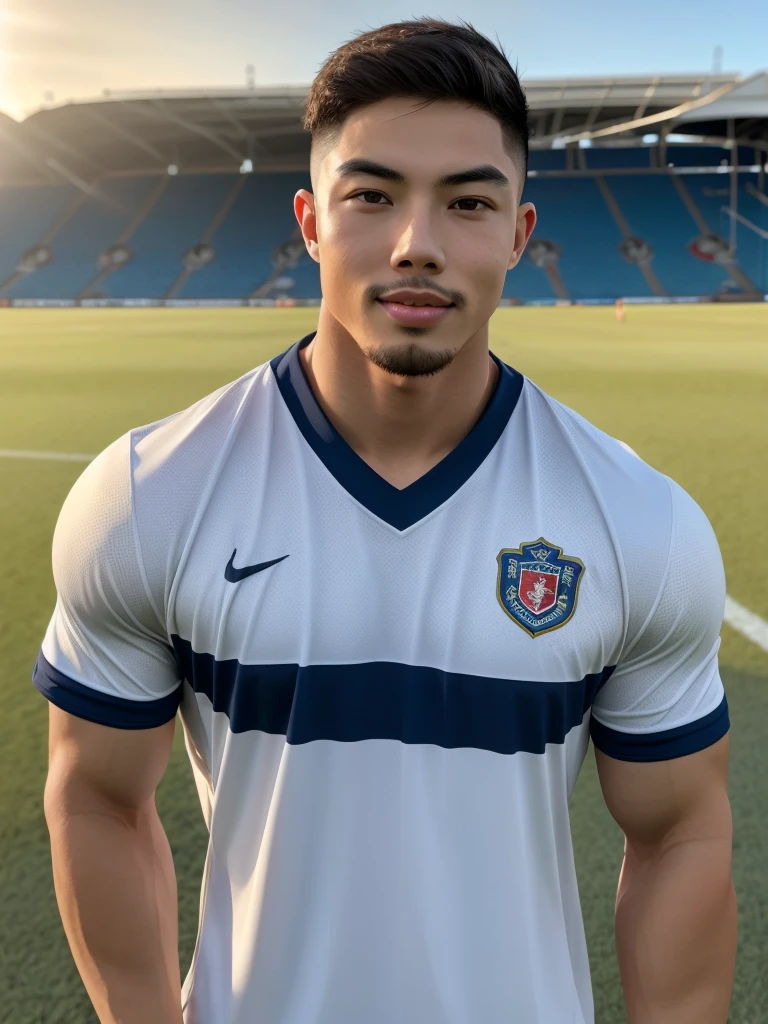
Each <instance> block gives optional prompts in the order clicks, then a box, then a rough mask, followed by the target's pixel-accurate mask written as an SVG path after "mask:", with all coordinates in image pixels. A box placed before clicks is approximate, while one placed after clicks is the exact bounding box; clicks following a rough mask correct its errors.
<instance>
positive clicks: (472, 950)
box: [34, 18, 736, 1024]
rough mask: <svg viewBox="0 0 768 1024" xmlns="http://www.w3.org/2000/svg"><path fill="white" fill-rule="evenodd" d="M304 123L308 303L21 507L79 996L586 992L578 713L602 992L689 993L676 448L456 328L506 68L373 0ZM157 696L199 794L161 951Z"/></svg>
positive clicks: (490, 1002)
mask: <svg viewBox="0 0 768 1024" xmlns="http://www.w3.org/2000/svg"><path fill="white" fill-rule="evenodd" d="M304 123H305V127H306V128H307V129H308V131H309V132H310V133H311V135H312V155H311V181H312V191H311V192H310V191H309V190H307V189H301V190H300V191H299V192H297V193H296V196H295V199H294V210H295V214H296V218H297V221H298V223H299V224H300V226H301V230H302V233H303V237H304V241H305V243H306V247H307V251H308V252H309V255H310V256H311V258H312V259H314V260H316V261H317V262H318V263H319V264H320V270H321V280H322V289H323V301H322V305H321V307H320V312H319V319H318V323H317V329H316V330H313V331H311V332H310V333H309V334H307V335H306V336H305V337H303V338H301V339H299V340H297V341H296V342H295V344H292V345H291V346H290V348H288V350H287V351H285V352H283V353H282V354H280V355H277V356H276V357H275V358H274V359H273V360H271V362H268V363H265V364H263V365H260V366H257V367H255V368H254V369H252V370H251V371H250V372H248V373H246V374H245V375H244V376H243V377H241V378H240V379H239V380H236V381H234V382H232V383H231V384H228V385H226V386H225V387H222V388H219V389H218V390H217V391H214V392H213V393H212V394H210V395H208V396H207V397H206V398H203V399H202V400H201V401H199V402H197V403H195V404H194V405H193V406H191V407H190V408H188V409H186V410H184V411H183V412H178V413H176V414H174V415H172V416H169V417H167V418H166V419H163V420H160V421H158V422H156V423H151V424H149V425H146V426H140V427H137V428H136V429H135V430H131V431H129V432H128V433H127V434H125V435H124V436H122V437H120V438H118V439H117V440H116V441H114V443H113V444H111V445H110V446H109V447H108V448H107V449H106V450H105V451H103V452H102V453H101V455H99V456H98V458H96V460H95V461H94V462H93V463H92V464H91V465H90V466H89V467H88V468H87V469H86V470H85V472H84V473H83V474H82V476H81V477H80V479H79V480H78V481H77V483H76V484H75V486H74V487H73V489H72V491H71V493H70V494H69V496H68V497H67V499H66V502H65V504H64V507H63V509H62V511H61V514H60V517H59V521H58V525H57V527H56V533H55V536H54V541H53V571H54V577H55V581H56V587H57V591H58V600H57V603H56V607H55V610H54V612H53V617H52V619H51V621H50V625H49V627H48V631H47V633H46V634H45V638H44V640H43V643H42V650H41V652H40V655H39V657H38V660H37V664H36V668H35V673H34V682H35V685H36V686H37V687H38V688H39V689H40V690H41V692H42V693H43V694H45V696H46V697H47V698H48V700H49V701H50V768H49V774H48V780H47V785H46V790H45V812H46V818H47V821H48V825H49V829H50V834H51V846H52V854H53V870H54V879H55V884H56V894H57V897H58V902H59V906H60V908H61V915H62V919H63V922H64V927H65V929H66V933H67V937H68V939H69V943H70V945H71V948H72V953H73V956H74V959H75V962H76V964H77V967H78V969H79V971H80V974H81V975H82V978H83V981H84V983H85V986H86V988H87V990H88V993H89V995H90V997H91V999H92V1000H93V1003H94V1006H95V1008H96V1011H97V1013H98V1014H99V1017H100V1020H101V1022H102V1024H116V1022H118V1021H119V1022H120V1024H180V1022H182V1021H184V1022H185V1024H253V1022H255V1021H259V1022H264V1024H447V1022H451V1024H498V1022H501V1021H510V1022H518V1024H593V1021H594V1010H593V998H592V989H591V983H590V973H589V961H588V957H587V948H586V942H585V937H584V928H583V924H582V915H581V909H580V906H579V894H578V888H577V883H576V872H575V869H574V860H573V850H572V846H571V833H570V825H569V816H568V804H569V800H570V797H571V794H572V793H573V789H574V786H575V783H576V779H577V776H578V773H579V770H580V768H581V765H582V763H583V761H584V758H585V756H586V753H587V748H588V743H589V739H590V736H591V737H592V740H593V742H594V747H595V756H596V758H597V767H598V771H599V774H600V781H601V784H602V789H603V793H604V796H605V800H606V803H607V805H608V808H609V810H610V812H611V814H612V815H613V816H614V818H615V819H616V821H617V822H618V823H619V825H620V826H621V828H622V829H623V831H624V835H625V851H624V863H623V866H622V869H621V876H620V879H619V883H618V884H619V891H618V900H617V905H616V941H617V951H618V957H619V963H620V967H621V973H622V980H623V985H624V993H625V997H626V1003H627V1010H628V1017H629V1020H631V1021H632V1022H633V1024H646V1022H647V1024H651V1022H653V1024H656V1022H659V1024H661V1022H662V1021H663V1022H669V1024H672V1022H674V1024H694V1022H695V1024H724V1022H725V1020H726V1017H727V1013H728V1005H729V1000H730V994H731V986H732V982H733V971H734V955H735V948H736V904H735V897H734V891H733V884H732V881H731V818H730V809H729V804H728V796H727V793H726V769H727V762H728V728H729V721H728V707H727V703H726V698H725V695H724V692H723V687H722V684H721V682H720V676H719V673H718V664H717V651H718V643H719V639H718V636H719V630H720V625H721V620H722V614H723V602H724V583H723V568H722V561H721V558H720V552H719V550H718V546H717V543H716V540H715V537H714V534H713V532H712V529H711V527H710V525H709V523H708V522H707V520H706V518H705V516H704V514H703V513H702V512H701V510H700V509H699V508H698V506H697V505H696V504H695V503H694V502H693V501H692V499H691V498H690V497H689V496H688V495H687V494H686V493H685V492H684V491H683V490H682V489H681V488H680V487H679V486H678V485H677V484H676V483H674V482H672V481H671V480H670V479H668V478H667V477H666V476H664V475H662V474H661V473H659V472H657V471H656V470H654V469H652V468H651V467H650V466H648V465H646V464H645V463H644V462H643V461H642V460H641V459H639V458H638V457H637V456H635V455H634V454H632V453H631V452H630V451H628V450H627V449H626V448H625V447H624V446H622V445H621V444H620V443H619V442H618V441H615V440H614V439H613V438H611V437H609V436H607V435H606V434H604V433H603V432H602V431H601V430H598V429H597V428H596V427H594V426H592V425H591V424H590V423H588V422H587V421H586V420H585V419H583V418H582V417H581V416H579V415H578V414H577V413H575V412H573V411H571V410H570V409H568V408H566V407H565V406H563V405H561V404H560V403H559V402H558V401H556V400H555V399H554V398H551V397H550V396H548V395H547V394H545V393H544V392H543V391H542V390H541V389H540V388H539V387H537V386H536V385H535V384H534V383H533V382H532V381H531V380H529V379H527V378H525V377H524V376H523V375H522V374H521V373H519V372H518V371H516V370H515V369H513V368H512V367H511V366H509V365H508V364H507V363H506V362H504V361H503V360H502V359H501V358H500V357H499V356H498V355H496V354H493V353H490V352H489V349H488V322H489V320H490V318H491V316H492V315H493V312H494V310H495V309H496V307H497V305H498V303H499V299H500V297H501V294H502V289H503V287H504V282H505V279H506V274H507V272H508V271H514V268H515V267H516V266H517V265H518V263H519V262H520V259H521V257H522V255H523V252H524V250H525V247H526V244H527V242H528V239H529V237H530V234H531V231H532V230H533V227H534V224H535V223H536V211H535V209H534V207H533V205H532V204H531V203H530V202H523V201H522V197H523V193H524V186H525V181H526V167H527V158H528V139H529V123H528V109H527V103H526V99H525V95H524V93H523V91H522V89H521V86H520V83H519V81H518V78H517V75H516V74H515V72H514V70H513V68H512V67H511V66H510V64H509V62H508V60H507V58H506V57H505V55H504V54H503V53H502V52H501V51H500V50H499V49H498V48H497V46H496V45H494V43H492V42H491V41H490V40H489V39H487V38H486V37H484V36H482V35H480V34H479V33H478V32H476V31H475V30H474V29H472V28H471V27H470V26H468V25H466V24H461V25H454V24H451V23H448V22H443V21H435V20H432V19H429V18H422V19H420V20H417V21H411V22H402V23H399V24H394V25H387V26H384V27H383V28H378V29H375V30H373V31H371V32H368V33H365V34H364V35H361V36H359V37H358V38H356V39H354V40H352V41H351V42H349V43H346V44H345V45H344V46H342V47H341V48H340V49H339V50H337V51H336V52H335V53H333V54H332V55H331V56H330V57H329V59H328V60H327V62H326V64H325V65H324V67H323V68H322V70H321V71H320V73H319V74H318V76H317V78H316V79H315V81H314V83H313V85H312V87H311V90H310V93H309V98H308V102H307V107H306V114H305V122H304ZM510 323H511V321H510ZM515 340H516V339H515V337H514V336H511V337H509V338H508V339H507V341H508V344H507V346H506V347H505V353H506V352H509V353H511V354H512V355H514V352H515ZM177 712H178V717H179V719H180V722H181V726H182V728H183V730H184V736H185V740H186V745H187V750H188V753H189V757H190V760H191V763H192V768H193V772H194V777H195V781H196V783H197V789H198V793H199V795H200V800H201V804H202V809H203V813H204V816H205V820H206V823H207V825H208V828H209V830H210V845H209V848H208V856H207V860H206V865H205V872H204V876H203V886H202V893H201V917H200V931H199V935H198V942H197V947H196V950H195V956H194V961H193V963H192V966H191V969H190V971H189V974H188V975H187V977H186V980H185V981H184V984H183V985H182V984H181V981H180V971H179V957H178V949H177V906H176V885H175V876H174V865H173V861H172V857H171V852H170V849H169V846H168V841H167V839H166V836H165V833H164V831H163V827H162V825H161V822H160V819H159V818H158V814H157V810H156V807H155V790H156V787H157V785H158V782H159V781H160V779H161V777H162V775H163V773H164V771H165V768H166V765H167V763H168V758H169V756H170V752H171V744H172V741H173V736H174V729H175V725H176V719H177ZM702 838H703V839H704V840H705V842H704V844H703V843H702ZM52 1010H53V1007H52Z"/></svg>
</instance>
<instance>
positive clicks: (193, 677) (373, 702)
mask: <svg viewBox="0 0 768 1024" xmlns="http://www.w3.org/2000/svg"><path fill="white" fill-rule="evenodd" d="M172 639H173V642H174V649H175V653H176V658H177V662H178V664H179V667H180V669H181V671H182V672H183V674H184V677H185V678H186V680H187V681H188V682H189V684H190V685H191V686H192V687H193V689H194V690H195V691H196V692H197V693H205V694H206V695H207V696H208V698H209V700H210V701H211V703H212V704H213V707H214V710H216V711H223V712H224V713H225V714H226V715H227V717H228V718H229V723H230V729H231V730H232V732H249V731H254V730H260V731H262V732H267V733H275V734H278V735H284V736H286V738H287V740H288V742H289V743H292V744H300V743H310V742H311V741H312V740H316V739H331V740H338V741H340V742H355V741H357V740H364V739H395V740H400V741H401V742H403V743H431V744H435V745H437V746H442V747H447V748H451V747H474V748H476V749H480V750H490V751H494V752H496V753H500V754H513V753H516V752H518V751H527V752H528V753H538V754H540V753H543V752H544V746H545V744H546V743H562V742H563V741H564V740H565V737H566V735H567V734H568V732H569V731H570V730H571V729H572V728H573V727H574V726H576V725H579V724H580V723H581V722H582V720H583V717H584V713H585V712H586V711H587V710H588V709H589V707H591V705H592V702H593V701H594V699H595V696H596V695H597V693H598V692H599V690H600V688H601V686H602V685H603V684H604V683H605V682H606V681H607V680H608V679H609V678H610V676H611V674H612V672H613V667H608V668H605V669H603V671H602V672H597V673H592V674H590V675H587V676H585V677H584V678H583V679H581V680H579V681H578V682H566V683H542V682H526V681H523V680H518V679H491V678H486V677H482V676H471V675H461V674H459V673H454V672H443V671H441V670H439V669H433V668H421V667H417V666H412V665H400V664H397V663H390V662H367V663H364V664H357V665H310V666H307V667H300V666H298V665H243V664H240V662H238V661H236V660H234V659H233V660H231V661H216V659H215V658H214V657H213V655H211V654H198V653H197V652H196V651H193V650H192V646H191V644H190V643H189V641H187V640H182V639H181V637H177V636H174V637H173V638H172ZM32 681H33V682H34V684H35V686H36V687H37V689H38V690H40V692H41V693H42V694H43V695H44V696H45V697H47V698H48V700H50V701H51V702H52V703H53V704H56V705H57V706H58V707H60V708H63V710H64V711H68V712H69V713H70V714H73V715H76V716H77V717H78V718H85V719H87V720H88V721H91V722H97V723H99V724H100V725H108V726H112V727H113V728H116V729H152V728H156V727H157V726H160V725H164V724H165V723H166V722H168V721H170V719H171V718H173V717H174V715H175V714H176V711H177V709H178V706H179V703H180V699H181V685H180V686H179V688H178V689H177V690H174V692H173V693H171V694H169V695H168V696H166V697H162V698H161V699H160V700H150V701H137V700H129V699H126V698H125V697H116V696H113V695H111V694H107V693H102V692H101V691H99V690H94V689H93V688H92V687H90V686H84V685H83V684H82V683H78V682H76V681H75V680H74V679H70V678H69V676H67V675H65V674H64V673H63V672H60V671H59V670H58V669H56V668H54V667H53V666H52V665H51V664H50V663H49V662H48V661H47V659H46V658H45V655H44V654H43V653H42V651H41V652H40V654H39V655H38V658H37V661H36V663H35V668H34V672H33V674H32ZM729 727H730V721H729V715H728V704H727V702H726V698H725V697H723V700H722V702H721V704H720V706H719V707H718V708H716V709H715V710H714V711H713V712H711V713H710V714H709V715H706V716H704V717H703V718H699V719H697V720H696V721H693V722H688V723H687V724H685V725H682V726H679V727H678V728H676V729H667V730H666V731H664V732H659V733H643V734H630V733H623V732H619V731H617V730H615V729H610V728H609V727H608V726H605V725H602V724H601V723H600V722H598V721H597V720H596V719H595V718H594V717H591V720H590V734H591V736H592V741H593V743H594V744H595V746H596V747H597V748H598V749H599V750H601V751H603V752H604V753H605V754H608V755H609V756H610V757H615V758H617V759H618V760H621V761H666V760H671V759H672V758H676V757H684V756H685V755H686V754H693V753H696V751H698V750H704V749H705V748H706V747H709V746H711V745H712V744H713V743H715V742H716V741H717V740H719V739H720V738H721V737H722V736H724V735H725V734H726V733H727V732H728V729H729Z"/></svg>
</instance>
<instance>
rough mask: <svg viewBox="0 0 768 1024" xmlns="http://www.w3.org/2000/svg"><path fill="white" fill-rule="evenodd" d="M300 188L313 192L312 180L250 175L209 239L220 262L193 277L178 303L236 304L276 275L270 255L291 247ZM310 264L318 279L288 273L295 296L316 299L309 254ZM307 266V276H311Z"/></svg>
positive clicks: (284, 175)
mask: <svg viewBox="0 0 768 1024" xmlns="http://www.w3.org/2000/svg"><path fill="white" fill-rule="evenodd" d="M301 188H307V189H309V188H311V183H310V180H309V174H305V173H303V172H295V173H290V172H286V173H282V174H273V173H270V174H250V175H248V178H247V180H246V182H245V186H244V188H243V189H242V191H241V192H240V194H239V195H238V197H237V200H236V201H235V203H234V204H233V206H232V208H231V210H230V211H229V213H228V214H227V216H226V218H225V219H224V221H223V223H222V224H221V226H220V227H219V229H218V231H216V233H215V234H214V236H213V238H212V239H211V241H212V243H213V245H214V246H215V249H216V259H215V260H214V261H213V262H212V263H209V264H207V265H206V266H205V267H203V268H202V269H201V270H198V271H196V272H195V273H194V274H192V275H191V276H190V278H189V279H188V281H187V282H186V284H185V285H184V287H183V289H181V290H180V291H179V293H178V297H179V298H212V297H216V298H237V297H241V296H244V295H248V294H249V293H250V292H252V291H253V289H254V288H256V287H257V286H258V285H259V284H261V283H262V282H263V281H266V280H267V279H269V277H270V276H271V274H272V264H271V255H272V250H273V249H274V247H275V246H277V245H280V244H281V243H283V242H286V241H288V240H289V239H290V238H291V235H292V234H293V232H294V229H295V228H296V227H297V223H296V217H295V216H294V213H293V197H294V195H295V194H296V192H298V190H299V189H301ZM303 263H307V264H311V266H312V267H314V268H315V269H314V274H309V275H307V274H306V272H305V271H304V268H303V267H302V268H301V269H302V275H301V277H302V283H303V284H304V288H306V287H307V286H310V285H311V287H310V290H309V291H308V292H307V291H305V290H304V289H302V288H301V287H299V278H298V276H297V272H298V271H299V269H300V268H299V267H295V268H292V269H289V270H286V272H285V275H286V276H288V277H292V278H293V279H294V280H295V281H296V285H297V287H295V288H293V289H291V295H297V296H298V295H300V294H302V293H303V295H304V296H305V297H306V296H307V295H308V296H310V297H313V296H314V297H316V296H318V295H319V294H320V290H319V289H320V280H319V275H318V273H317V264H315V263H313V261H312V260H311V259H310V257H309V256H308V255H307V254H306V253H305V254H304V255H303V257H302V264H303ZM309 269H310V267H309V266H308V267H307V268H306V270H309Z"/></svg>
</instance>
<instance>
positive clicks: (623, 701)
mask: <svg viewBox="0 0 768 1024" xmlns="http://www.w3.org/2000/svg"><path fill="white" fill-rule="evenodd" d="M669 484H670V487H671V495H672V501H671V509H672V525H671V530H670V533H669V537H670V542H669V554H668V557H667V562H666V568H665V570H664V573H663V577H662V579H661V581H660V585H659V586H658V588H653V591H652V592H655V593H656V595H657V596H656V599H655V601H654V603H653V605H652V606H651V608H650V609H649V612H648V614H647V615H646V616H645V619H644V622H643V624H642V625H641V627H640V629H639V630H638V631H637V635H636V636H634V637H631V638H629V639H628V642H627V644H626V645H625V648H624V651H623V652H622V655H621V657H620V658H619V660H618V664H617V666H616V670H615V672H614V673H613V675H612V676H611V678H610V679H609V681H608V682H607V683H606V685H605V686H604V687H603V688H602V690H601V691H600V693H599V694H598V695H597V698H596V700H595V702H594V705H593V707H592V715H591V723H590V734H591V736H592V740H593V742H594V744H595V747H597V748H598V749H599V750H601V751H602V752H603V753H605V754H608V755H609V756H610V757H614V758H617V759H619V760H623V761H664V760H669V759H671V758H675V757H683V756H685V755H687V754H693V753H695V752H696V751H698V750H703V749H704V748H705V747H708V746H711V745H712V744H713V743H715V742H716V741H717V740H719V739H720V738H721V737H722V736H724V735H725V733H726V732H727V731H728V729H729V717H728V704H727V701H726V697H725V692H724V690H723V684H722V682H721V680H720V673H719V669H718V662H717V652H718V649H719V646H720V629H721V626H722V622H723V611H724V606H725V575H724V571H723V561H722V557H721V555H720V549H719V547H718V544H717V540H716V538H715V534H714V531H713V530H712V527H711V526H710V524H709V522H708V520H707V518H706V516H705V515H704V513H703V512H702V510H701V509H700V508H699V506H698V505H697V504H696V503H695V502H694V501H693V499H692V498H691V497H690V496H689V495H688V494H686V493H685V491H684V490H683V489H682V488H681V487H679V486H678V485H677V484H675V483H674V482H673V481H671V480H670V481H669ZM633 571H634V572H639V571H642V557H640V558H639V559H637V560H636V565H635V567H634V569H633ZM647 582H648V581H642V584H641V583H640V581H639V580H638V581H637V585H636V586H635V587H634V588H633V585H632V578H631V576H630V578H629V579H628V590H629V600H630V602H631V601H632V598H633V592H634V593H635V594H636V593H638V592H642V591H647V589H648V588H647Z"/></svg>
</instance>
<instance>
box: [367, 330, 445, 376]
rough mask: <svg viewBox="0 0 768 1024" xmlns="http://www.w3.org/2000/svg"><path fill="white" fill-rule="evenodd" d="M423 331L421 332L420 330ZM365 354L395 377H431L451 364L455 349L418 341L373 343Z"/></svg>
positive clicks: (375, 364)
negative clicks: (387, 343) (427, 344)
mask: <svg viewBox="0 0 768 1024" xmlns="http://www.w3.org/2000/svg"><path fill="white" fill-rule="evenodd" d="M420 333H421V332H420ZM365 354H366V356H367V357H368V359H370V361H371V362H372V363H373V364H374V366H378V367H379V368H380V369H382V370H384V371H386V372H387V373H391V374H392V375H393V376H395V377H431V376H434V374H436V373H439V372H440V371H441V370H444V369H445V368H446V366H450V364H451V363H452V362H453V359H454V356H455V355H456V351H455V349H438V350H435V349H430V348H427V347H426V346H422V345H419V344H418V343H417V342H409V343H407V344H400V345H397V344H392V345H372V346H371V347H370V348H367V349H366V350H365Z"/></svg>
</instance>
